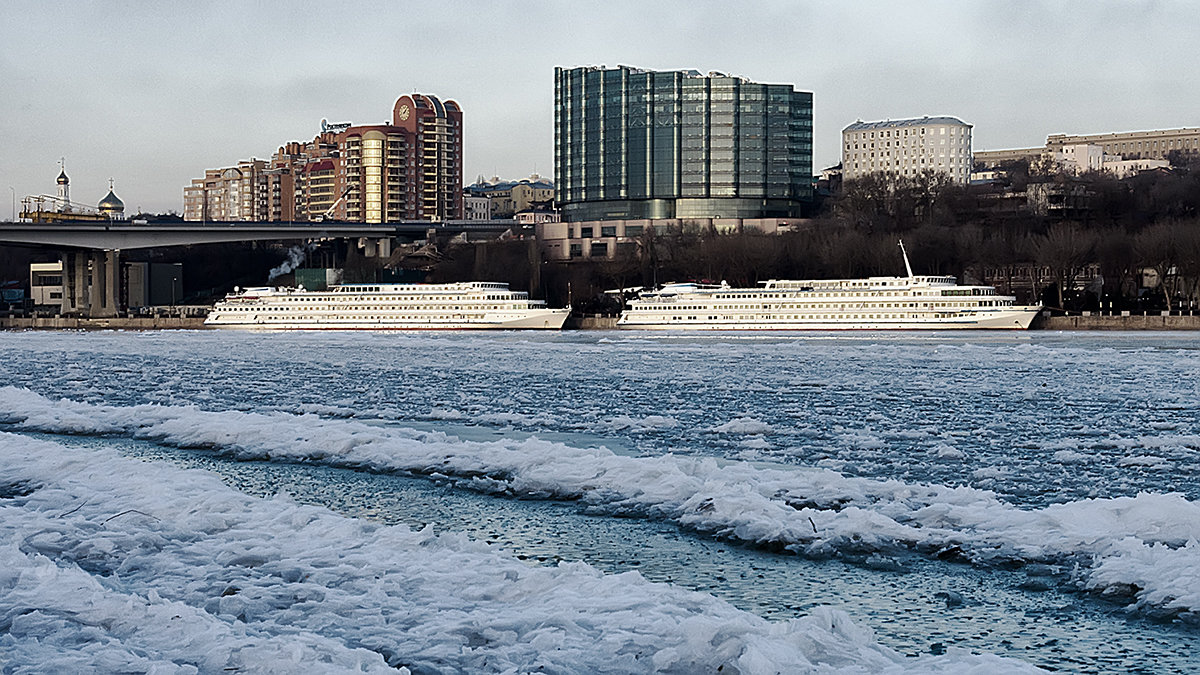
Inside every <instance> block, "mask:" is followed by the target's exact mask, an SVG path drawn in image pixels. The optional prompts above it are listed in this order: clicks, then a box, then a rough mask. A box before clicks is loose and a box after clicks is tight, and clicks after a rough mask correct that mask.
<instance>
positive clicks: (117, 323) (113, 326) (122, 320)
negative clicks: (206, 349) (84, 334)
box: [0, 316, 204, 330]
mask: <svg viewBox="0 0 1200 675" xmlns="http://www.w3.org/2000/svg"><path fill="white" fill-rule="evenodd" d="M199 328H204V317H202V316H183V317H180V316H133V317H114V318H111V319H87V318H82V317H75V316H38V317H23V316H22V317H11V316H5V317H0V330H168V329H189V330H195V329H199Z"/></svg>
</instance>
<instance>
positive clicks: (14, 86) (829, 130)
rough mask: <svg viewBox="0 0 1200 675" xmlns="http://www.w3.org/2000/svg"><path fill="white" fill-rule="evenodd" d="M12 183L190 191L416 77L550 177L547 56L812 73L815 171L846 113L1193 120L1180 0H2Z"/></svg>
mask: <svg viewBox="0 0 1200 675" xmlns="http://www.w3.org/2000/svg"><path fill="white" fill-rule="evenodd" d="M6 6H7V11H6V16H7V17H9V19H10V20H8V21H6V22H5V26H4V27H3V28H0V38H2V39H3V41H4V46H3V47H0V82H3V83H4V84H3V91H5V93H6V95H5V96H4V101H5V104H4V106H3V108H2V110H3V117H2V119H3V120H4V122H3V123H2V124H3V126H2V127H0V128H2V129H3V130H4V131H5V132H7V133H5V139H6V142H5V149H4V150H3V151H0V190H2V189H4V188H8V187H10V186H11V187H12V191H11V192H10V198H11V197H12V196H15V197H16V199H17V200H19V199H20V198H21V197H23V196H25V195H28V194H53V191H54V188H55V185H54V179H55V177H56V176H57V175H58V161H59V158H61V157H65V158H66V171H67V174H68V175H69V176H70V177H71V191H72V197H73V200H74V201H76V202H78V203H83V204H94V203H96V202H98V201H99V200H100V199H101V198H102V197H103V196H104V195H105V194H106V193H107V192H108V189H109V184H108V180H109V179H110V178H112V179H114V180H115V188H114V189H115V191H116V194H117V195H118V196H119V197H120V198H121V199H123V200H124V201H125V204H126V212H127V213H130V214H132V213H135V212H136V211H138V210H139V209H141V210H146V211H151V212H165V211H168V210H175V211H182V195H183V188H184V186H186V185H187V184H188V183H189V181H190V179H191V178H192V177H194V176H195V175H198V174H199V173H201V172H203V170H204V169H206V168H212V167H219V166H230V165H233V164H235V163H236V162H237V161H239V160H244V159H249V158H250V157H258V158H260V159H266V158H269V157H270V155H271V153H273V152H274V151H275V150H276V149H277V148H278V147H279V146H280V145H283V144H284V143H286V142H288V141H305V140H311V138H312V137H313V136H314V135H316V133H317V132H319V131H320V123H321V120H322V119H327V120H328V121H329V122H331V123H337V122H353V123H355V124H378V123H381V122H383V121H385V120H383V119H382V116H381V115H380V113H379V111H380V110H381V109H387V107H388V106H390V103H391V102H392V101H394V100H395V99H396V97H398V96H400V95H403V94H406V93H412V92H414V91H420V92H424V93H430V94H434V95H437V96H440V97H443V98H446V99H454V100H456V101H458V102H459V103H460V104H461V105H462V108H463V111H464V132H465V140H464V167H463V181H464V182H466V183H471V182H473V181H474V180H475V178H476V177H477V176H479V175H484V176H487V177H491V176H492V175H499V176H500V177H502V178H509V179H517V178H522V177H525V176H528V175H529V174H530V173H533V172H536V173H539V174H541V175H543V176H547V177H551V176H552V174H553V163H554V151H553V148H554V138H553V134H554V110H553V108H554V82H553V78H554V68H555V67H556V66H561V67H567V68H569V67H574V66H587V65H607V66H610V67H613V66H616V65H629V66H635V67H640V68H647V69H655V70H672V69H692V68H694V69H697V70H700V71H704V72H707V71H720V72H725V73H728V74H731V75H737V76H742V77H746V78H749V79H752V80H754V81H755V82H763V83H778V84H790V85H793V86H795V87H796V88H797V89H799V90H803V91H811V92H813V96H814V156H813V164H814V165H813V168H814V171H820V170H821V169H822V168H824V167H827V166H831V165H833V164H836V163H837V162H838V161H839V159H840V143H841V130H842V129H843V128H844V127H846V126H847V125H849V124H851V123H853V122H855V121H856V120H860V119H861V120H867V121H874V120H884V119H901V118H905V117H920V116H924V115H931V116H933V115H951V116H954V117H958V118H960V119H962V120H963V121H965V122H967V123H968V124H971V125H973V136H974V142H973V146H974V149H975V150H977V151H978V150H992V149H1002V148H1015V147H1028V146H1033V145H1040V144H1042V143H1044V142H1045V140H1046V136H1047V135H1049V134H1053V133H1071V134H1074V133H1097V132H1111V131H1133V130H1144V129H1167V128H1179V127H1189V126H1200V124H1198V120H1197V118H1196V114H1195V110H1196V109H1197V108H1198V107H1200V106H1198V105H1197V103H1198V101H1197V99H1198V98H1200V93H1197V92H1198V91H1200V87H1197V86H1195V85H1196V84H1197V82H1196V80H1197V79H1198V78H1200V76H1198V75H1197V74H1196V73H1195V72H1194V70H1192V69H1186V68H1181V67H1180V66H1181V65H1182V64H1186V63H1187V62H1188V61H1187V58H1188V56H1190V54H1188V50H1189V47H1190V45H1191V44H1192V43H1193V40H1192V38H1194V37H1196V36H1197V33H1200V21H1197V19H1200V8H1197V7H1196V6H1194V5H1191V4H1189V3H1185V2H1152V1H1136V0H1135V1H1133V2H1116V1H1111V2H1088V3H1082V2H1078V3H1057V2H1029V3H1022V4H1021V5H1020V6H1019V7H1015V8H1014V7H1013V6H1012V5H1010V4H1009V3H1000V2H981V3H972V4H969V5H965V6H961V5H960V4H958V3H951V2H933V3H921V4H920V5H919V6H915V7H912V6H893V5H891V4H887V3H882V2H866V3H855V4H853V5H850V6H836V7H829V6H824V5H822V4H819V3H807V2H805V3H786V2H763V3H748V4H745V5H740V6H739V8H738V10H739V11H738V13H737V14H736V15H731V14H729V13H728V12H726V11H724V9H723V7H724V6H723V5H720V4H717V3H642V4H635V3H629V2H616V3H606V4H604V5H597V6H590V5H589V6H584V5H575V6H564V5H561V4H556V3H536V2H533V3H531V2H523V3H515V2H502V3H489V4H487V5H482V6H477V5H473V4H469V3H446V4H443V5H441V6H438V7H427V6H423V5H422V6H417V5H401V6H395V5H389V4H383V3H354V4H353V5H349V6H346V5H339V6H332V5H327V4H321V3H292V4H288V5H286V6H285V7H284V8H283V9H274V8H272V7H268V6H265V5H263V6H258V5H246V4H238V3H204V4H200V5H194V6H169V7H167V9H165V10H163V9H160V6H159V5H156V4H151V3H145V2H136V1H132V2H124V3H118V4H111V3H99V2H97V3H80V4H76V3H32V2H10V3H6Z"/></svg>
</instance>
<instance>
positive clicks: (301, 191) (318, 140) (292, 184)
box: [184, 94, 463, 223]
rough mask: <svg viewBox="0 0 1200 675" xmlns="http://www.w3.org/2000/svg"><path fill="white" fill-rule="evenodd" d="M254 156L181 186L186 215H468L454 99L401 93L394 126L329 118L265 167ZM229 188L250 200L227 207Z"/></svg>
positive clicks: (383, 218) (387, 218)
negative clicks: (338, 122) (331, 123)
mask: <svg viewBox="0 0 1200 675" xmlns="http://www.w3.org/2000/svg"><path fill="white" fill-rule="evenodd" d="M252 162H253V163H254V167H253V170H252V171H251V170H248V169H246V167H244V166H243V165H245V164H247V163H246V162H242V163H241V164H239V165H238V166H237V167H233V168H231V169H210V170H208V171H206V172H205V177H204V178H202V179H196V180H193V181H192V185H191V186H189V187H187V188H184V218H185V219H186V220H203V219H207V220H260V221H292V220H296V221H317V220H349V221H353V222H367V223H380V222H391V221H397V220H452V219H459V218H462V217H463V207H462V110H461V109H460V108H459V107H458V104H457V103H455V102H454V101H444V102H443V101H441V100H440V99H438V98H436V97H434V96H427V95H423V94H412V95H409V96H401V97H400V98H399V99H398V100H397V101H396V104H395V106H393V108H392V120H391V123H390V124H378V125H359V126H351V125H348V124H347V125H334V127H329V128H326V127H325V126H323V129H322V132H321V133H320V134H318V135H317V136H316V137H315V138H313V140H312V141H311V142H307V143H303V142H298V141H293V142H289V143H287V144H285V145H283V146H282V147H280V148H279V150H278V151H277V152H276V153H275V155H274V156H272V158H271V161H270V163H269V165H268V164H266V163H264V162H263V161H262V160H252ZM251 174H252V175H251ZM247 176H249V178H246V177H247ZM247 190H248V191H249V192H246V191H247ZM230 191H237V194H238V196H237V197H236V199H238V200H245V199H248V200H249V201H248V202H247V203H248V204H250V203H252V204H253V207H244V208H227V207H226V206H225V204H226V203H227V202H229V201H230V200H232V199H234V197H231V196H229V195H228V194H226V193H227V192H230ZM238 203H241V202H240V201H239V202H238Z"/></svg>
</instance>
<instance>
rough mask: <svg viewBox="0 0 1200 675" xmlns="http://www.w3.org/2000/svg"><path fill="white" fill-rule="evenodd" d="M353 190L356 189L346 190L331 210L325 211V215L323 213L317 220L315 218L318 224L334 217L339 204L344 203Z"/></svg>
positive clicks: (330, 206)
mask: <svg viewBox="0 0 1200 675" xmlns="http://www.w3.org/2000/svg"><path fill="white" fill-rule="evenodd" d="M352 189H354V186H353V185H351V186H350V187H348V188H346V191H345V192H343V193H342V196H341V197H338V198H337V199H335V200H333V203H332V204H330V205H329V208H328V209H325V213H322V214H321V215H319V216H317V217H316V218H313V220H314V221H316V222H318V223H320V222H324V221H326V220H329V217H330V216H332V215H333V211H334V209H336V208H337V207H338V204H341V203H342V200H343V199H345V198H346V195H348V194H350V190H352Z"/></svg>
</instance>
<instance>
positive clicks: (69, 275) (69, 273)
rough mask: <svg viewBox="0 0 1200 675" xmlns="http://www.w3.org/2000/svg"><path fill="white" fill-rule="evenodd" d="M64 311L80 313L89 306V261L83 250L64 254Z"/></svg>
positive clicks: (65, 312)
mask: <svg viewBox="0 0 1200 675" xmlns="http://www.w3.org/2000/svg"><path fill="white" fill-rule="evenodd" d="M62 266H63V294H62V310H61V311H62V313H63V314H79V313H81V312H83V311H84V310H85V309H86V308H87V306H88V283H87V280H88V261H87V257H86V255H85V254H84V252H83V251H68V252H66V253H63V254H62Z"/></svg>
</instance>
